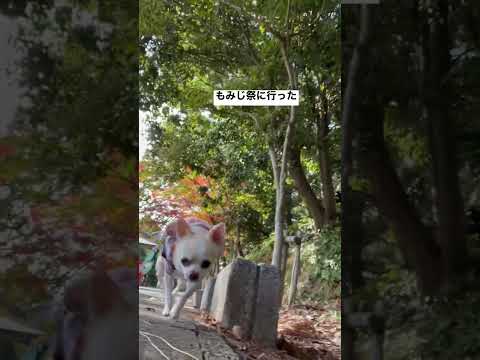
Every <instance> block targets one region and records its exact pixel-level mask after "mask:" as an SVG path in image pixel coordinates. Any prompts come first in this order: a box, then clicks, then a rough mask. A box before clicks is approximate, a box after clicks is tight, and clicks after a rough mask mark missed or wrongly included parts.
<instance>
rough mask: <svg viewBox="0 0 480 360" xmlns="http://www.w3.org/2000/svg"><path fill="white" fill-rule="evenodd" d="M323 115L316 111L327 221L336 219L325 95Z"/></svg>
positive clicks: (328, 119) (323, 98)
mask: <svg viewBox="0 0 480 360" xmlns="http://www.w3.org/2000/svg"><path fill="white" fill-rule="evenodd" d="M322 107H323V116H322V117H320V114H318V113H316V114H314V116H315V117H316V119H317V146H318V161H319V165H320V179H321V181H322V195H323V207H324V208H325V218H326V219H325V220H326V223H332V222H333V221H335V216H336V206H335V191H334V188H333V180H332V164H331V163H332V161H331V158H330V153H329V151H328V137H327V136H328V133H329V125H330V118H329V117H330V115H329V111H328V103H327V100H326V98H325V96H322Z"/></svg>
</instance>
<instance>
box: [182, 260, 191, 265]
mask: <svg viewBox="0 0 480 360" xmlns="http://www.w3.org/2000/svg"><path fill="white" fill-rule="evenodd" d="M181 262H182V265H183V266H188V265H190V260H188V259H187V258H182V260H181Z"/></svg>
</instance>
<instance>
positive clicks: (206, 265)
mask: <svg viewBox="0 0 480 360" xmlns="http://www.w3.org/2000/svg"><path fill="white" fill-rule="evenodd" d="M201 266H202V268H204V269H206V268H208V267H209V266H210V261H208V260H203V261H202V265H201Z"/></svg>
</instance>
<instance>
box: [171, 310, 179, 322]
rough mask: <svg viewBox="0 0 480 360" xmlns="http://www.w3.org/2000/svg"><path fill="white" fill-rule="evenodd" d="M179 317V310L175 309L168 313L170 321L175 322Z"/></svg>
mask: <svg viewBox="0 0 480 360" xmlns="http://www.w3.org/2000/svg"><path fill="white" fill-rule="evenodd" d="M179 315H180V310H177V309H176V308H173V309H172V311H170V319H172V320H177V319H178V316H179Z"/></svg>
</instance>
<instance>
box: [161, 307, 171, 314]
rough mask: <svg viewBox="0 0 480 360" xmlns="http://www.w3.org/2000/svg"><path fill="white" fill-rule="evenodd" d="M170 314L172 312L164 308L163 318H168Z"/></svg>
mask: <svg viewBox="0 0 480 360" xmlns="http://www.w3.org/2000/svg"><path fill="white" fill-rule="evenodd" d="M169 314H170V310H169V309H168V308H167V307H164V308H163V311H162V315H163V316H168V315H169Z"/></svg>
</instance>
